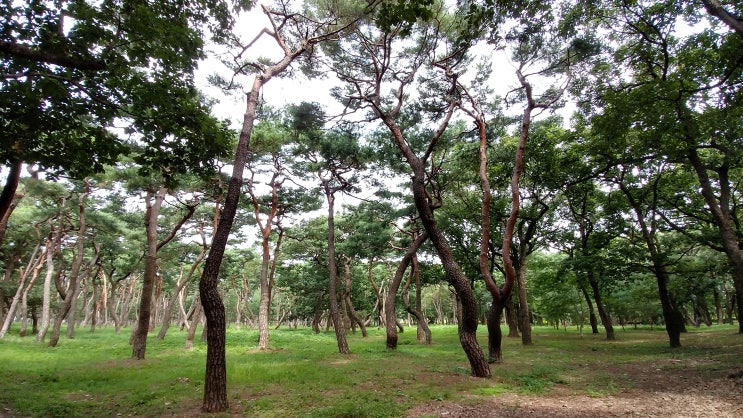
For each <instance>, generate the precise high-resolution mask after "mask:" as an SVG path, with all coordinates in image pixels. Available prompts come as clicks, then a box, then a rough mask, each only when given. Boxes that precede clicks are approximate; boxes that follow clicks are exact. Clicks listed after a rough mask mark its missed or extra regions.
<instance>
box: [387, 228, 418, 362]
mask: <svg viewBox="0 0 743 418" xmlns="http://www.w3.org/2000/svg"><path fill="white" fill-rule="evenodd" d="M427 239H428V234H427V233H426V231H425V230H424V231H421V232H420V233H419V234H417V236H415V237H414V239H413V241H412V242H411V244H410V247H408V249H407V251H405V255H403V257H402V260H400V264H398V266H397V269H396V270H395V275H394V276H393V277H392V281H391V282H390V284H389V287H387V297H386V298H385V304H384V316H385V330H386V331H387V342H386V344H387V349H389V350H396V349H397V326H396V325H395V324H396V323H397V315H396V313H395V300H396V298H397V290H398V289H399V288H400V284H401V283H402V278H403V277H404V275H405V270H407V268H408V266H409V265H410V262H411V260H412V259H413V257H414V256H415V254H416V252H418V248H420V246H421V245H423V243H424V242H426V240H427Z"/></svg>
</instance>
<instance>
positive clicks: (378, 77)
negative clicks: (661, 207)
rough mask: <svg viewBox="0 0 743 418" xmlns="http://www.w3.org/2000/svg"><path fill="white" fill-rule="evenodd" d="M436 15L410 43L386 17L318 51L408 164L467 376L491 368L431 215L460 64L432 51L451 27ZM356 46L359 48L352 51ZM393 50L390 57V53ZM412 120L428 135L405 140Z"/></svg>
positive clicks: (404, 28) (351, 102)
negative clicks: (457, 306)
mask: <svg viewBox="0 0 743 418" xmlns="http://www.w3.org/2000/svg"><path fill="white" fill-rule="evenodd" d="M440 17H442V20H440V21H439V20H435V21H433V22H432V23H431V24H421V25H420V26H416V27H415V31H413V34H412V39H409V40H407V41H408V44H409V45H414V47H412V48H406V47H405V46H404V45H403V44H404V43H405V42H406V40H405V37H404V36H403V35H404V34H405V33H407V32H409V31H410V29H411V25H410V24H408V23H388V25H389V26H388V27H387V28H385V29H386V30H380V28H378V27H375V26H374V25H366V26H364V27H361V28H359V29H358V30H356V31H355V32H354V33H353V34H351V35H349V37H348V39H347V40H344V42H341V43H338V44H332V45H329V46H328V48H326V51H325V52H326V53H327V54H328V55H329V56H330V57H331V59H332V60H333V64H332V67H333V68H332V70H333V71H334V72H335V74H336V75H337V76H338V78H340V79H341V80H342V81H343V82H344V83H345V84H346V89H345V91H338V92H337V93H338V96H339V98H340V99H341V100H342V101H343V102H344V103H346V104H347V105H348V106H349V107H351V108H353V109H355V110H358V111H368V112H369V114H368V115H367V116H366V117H367V118H369V119H375V120H378V121H380V122H381V123H382V124H383V125H384V127H385V129H386V130H387V131H388V135H389V136H390V137H391V138H390V139H391V141H392V143H394V145H395V147H396V148H397V150H398V152H399V153H400V155H401V156H402V158H404V160H405V162H406V163H407V164H408V167H409V170H410V173H411V175H412V177H411V187H412V195H413V200H414V202H415V207H416V209H417V211H418V214H419V215H420V219H421V223H422V225H423V227H424V228H425V230H426V233H427V235H428V238H429V239H430V241H431V243H432V244H433V245H434V247H435V248H436V251H437V254H438V256H439V258H440V260H441V263H442V264H443V267H444V270H445V271H446V277H447V280H448V281H449V283H450V284H451V285H452V286H453V287H454V288H455V290H456V293H457V296H458V297H459V300H460V301H461V306H462V316H461V320H460V321H459V339H460V342H461V344H462V348H463V350H464V352H465V354H466V355H467V358H468V360H469V363H470V366H471V370H472V375H473V376H478V377H488V376H490V368H489V366H488V362H487V359H486V358H485V356H484V355H483V352H482V350H481V348H480V345H479V343H478V341H477V338H476V333H477V324H478V313H477V303H476V300H475V298H474V294H473V291H472V287H471V284H470V281H469V280H468V279H467V277H465V275H464V273H463V271H462V268H461V266H460V265H459V264H458V263H457V262H456V260H455V259H454V257H453V255H452V252H451V249H450V247H449V244H448V242H447V239H446V237H445V236H444V234H443V232H442V231H441V230H440V228H439V227H438V224H437V222H436V219H435V217H434V209H435V208H436V207H438V206H440V205H441V196H440V195H439V190H437V188H436V187H433V186H434V183H433V182H434V180H433V177H434V175H435V172H436V168H437V164H438V162H437V161H436V159H435V152H436V151H438V150H439V149H440V148H439V147H440V145H441V142H445V141H447V140H449V139H451V136H450V134H448V133H447V127H448V126H449V122H450V121H451V119H452V116H453V115H454V113H455V111H456V110H457V108H458V106H459V97H458V96H457V95H456V94H452V93H454V92H456V91H457V81H456V79H457V72H458V71H459V70H461V71H464V69H463V68H459V66H457V65H456V64H457V63H459V64H462V65H464V63H463V61H462V58H463V56H462V51H456V52H454V53H451V54H446V53H445V54H444V55H443V56H436V52H437V51H442V50H443V49H442V48H443V46H444V40H443V39H442V38H443V37H444V35H443V33H444V32H446V31H447V30H450V28H448V27H447V24H448V23H446V22H447V21H446V20H445V19H443V13H442V14H441V16H440ZM381 23H384V22H381ZM383 26H384V25H383ZM358 51H363V54H362V55H359V53H358ZM392 56H396V57H397V59H395V60H392V59H390V57H392ZM434 62H442V63H447V64H448V65H447V67H448V68H450V69H451V70H454V71H446V72H445V71H441V70H439V69H437V68H436V67H435V66H434ZM419 76H422V77H423V79H424V80H425V82H426V85H425V87H422V88H426V89H428V90H427V91H428V93H429V94H428V95H427V96H426V97H423V98H421V101H420V102H418V103H415V101H414V100H411V96H410V95H409V91H412V90H413V89H415V88H416V87H417V86H416V84H415V82H416V81H418V80H416V78H417V77H419ZM389 87H392V90H391V91H389V90H388V88H389ZM423 113H426V115H425V116H424V115H423ZM416 114H418V116H416ZM417 123H420V124H421V126H420V127H418V128H419V129H421V131H422V132H425V133H426V135H425V136H426V137H427V138H428V140H427V141H426V142H424V143H412V142H411V139H413V137H414V136H411V135H409V134H408V131H409V130H414V129H417V128H416V124H417ZM418 137H423V135H419V136H418ZM429 170H430V171H429Z"/></svg>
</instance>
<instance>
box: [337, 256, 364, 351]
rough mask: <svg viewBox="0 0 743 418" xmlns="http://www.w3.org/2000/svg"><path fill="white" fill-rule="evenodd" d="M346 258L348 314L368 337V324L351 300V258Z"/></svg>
mask: <svg viewBox="0 0 743 418" xmlns="http://www.w3.org/2000/svg"><path fill="white" fill-rule="evenodd" d="M344 258H345V263H344V264H343V272H344V273H345V276H346V291H345V293H344V296H343V297H344V298H345V300H346V306H348V315H349V316H350V317H351V321H352V323H356V324H357V325H358V326H359V328H361V335H362V336H363V337H364V338H366V337H368V334H367V332H366V325H364V321H362V320H361V318H359V314H357V313H356V309H355V308H354V306H353V301H352V300H351V259H350V258H349V257H344Z"/></svg>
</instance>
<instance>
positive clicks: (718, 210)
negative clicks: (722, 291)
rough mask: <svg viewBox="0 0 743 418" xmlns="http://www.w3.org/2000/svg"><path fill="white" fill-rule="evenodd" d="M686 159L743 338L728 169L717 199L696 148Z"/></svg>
mask: <svg viewBox="0 0 743 418" xmlns="http://www.w3.org/2000/svg"><path fill="white" fill-rule="evenodd" d="M741 26H743V24H741ZM726 158H727V156H726ZM688 159H689V161H690V162H691V165H692V167H693V168H694V171H695V172H696V174H697V178H698V179H699V184H700V186H701V193H702V197H704V201H705V203H706V204H707V208H708V209H709V210H710V213H711V214H712V219H713V220H714V223H715V226H717V230H718V233H719V235H720V244H721V245H722V248H723V250H724V251H725V255H726V256H727V258H728V260H729V261H730V265H731V267H732V270H733V286H734V287H735V299H736V302H737V307H738V311H737V313H738V333H739V334H743V252H741V245H740V241H739V237H740V232H741V230H740V225H739V224H738V223H737V221H736V220H735V216H734V210H731V209H730V207H729V205H730V202H731V201H734V199H733V198H732V197H731V196H732V193H733V192H732V191H731V187H730V183H731V182H730V178H729V172H728V169H727V168H725V169H722V168H721V169H719V170H718V171H717V175H718V178H719V179H718V181H719V189H720V197H719V199H718V197H717V196H715V192H714V187H713V186H712V182H711V180H710V178H709V175H708V174H707V170H706V168H705V166H704V163H703V162H702V159H701V158H700V157H699V154H698V153H697V150H696V148H693V147H692V148H691V149H690V150H689V152H688ZM725 166H726V167H727V166H729V164H725ZM733 190H734V189H733Z"/></svg>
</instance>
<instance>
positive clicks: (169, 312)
mask: <svg viewBox="0 0 743 418" xmlns="http://www.w3.org/2000/svg"><path fill="white" fill-rule="evenodd" d="M206 252H207V248H206V247H204V248H202V250H201V252H200V253H199V254H198V255H197V256H196V259H195V260H194V262H193V264H192V265H191V268H190V269H189V270H188V273H186V276H185V277H183V279H181V281H180V282H178V285H177V286H176V288H175V290H174V291H173V296H172V297H171V298H170V300H169V301H168V305H167V306H166V307H165V312H164V313H163V326H162V328H160V332H158V333H157V339H158V340H163V339H165V334H166V333H167V332H168V328H170V323H171V322H172V320H171V317H172V316H173V308H175V305H176V303H178V301H179V300H180V297H181V291H183V288H184V287H185V286H186V284H188V282H190V281H191V277H193V274H194V273H195V272H196V269H198V268H199V264H201V262H202V261H203V260H204V258H205V257H206Z"/></svg>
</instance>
